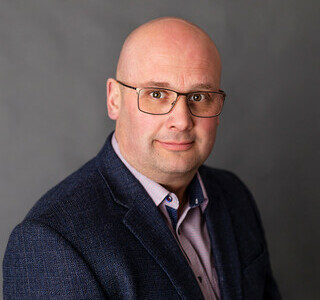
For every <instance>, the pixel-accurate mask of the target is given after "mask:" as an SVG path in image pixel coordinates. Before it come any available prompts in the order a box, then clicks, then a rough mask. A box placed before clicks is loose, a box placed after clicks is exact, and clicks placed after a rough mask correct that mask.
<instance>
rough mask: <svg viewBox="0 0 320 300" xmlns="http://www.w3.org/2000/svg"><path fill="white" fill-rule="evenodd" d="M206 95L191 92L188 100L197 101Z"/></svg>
mask: <svg viewBox="0 0 320 300" xmlns="http://www.w3.org/2000/svg"><path fill="white" fill-rule="evenodd" d="M205 98H206V97H205V95H204V94H192V95H191V96H190V100H192V101H196V102H199V101H201V100H204V99H205Z"/></svg>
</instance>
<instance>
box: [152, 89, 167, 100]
mask: <svg viewBox="0 0 320 300" xmlns="http://www.w3.org/2000/svg"><path fill="white" fill-rule="evenodd" d="M149 95H150V96H151V97H152V98H154V99H162V98H164V97H165V93H164V92H162V91H158V90H155V91H151V92H150V93H149Z"/></svg>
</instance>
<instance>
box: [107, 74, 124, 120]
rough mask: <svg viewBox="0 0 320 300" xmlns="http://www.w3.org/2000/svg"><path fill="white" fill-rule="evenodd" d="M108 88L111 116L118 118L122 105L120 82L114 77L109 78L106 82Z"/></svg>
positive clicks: (108, 106)
mask: <svg viewBox="0 0 320 300" xmlns="http://www.w3.org/2000/svg"><path fill="white" fill-rule="evenodd" d="M106 90H107V108H108V115H109V118H110V119H112V120H117V119H118V117H119V112H120V107H121V91H120V87H119V84H118V83H117V82H116V81H115V80H114V79H113V78H109V79H108V80H107V83H106Z"/></svg>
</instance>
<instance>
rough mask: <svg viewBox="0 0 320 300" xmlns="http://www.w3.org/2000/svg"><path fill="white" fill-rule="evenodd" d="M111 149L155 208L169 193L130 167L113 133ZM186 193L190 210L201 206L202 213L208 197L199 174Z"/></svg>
mask: <svg viewBox="0 0 320 300" xmlns="http://www.w3.org/2000/svg"><path fill="white" fill-rule="evenodd" d="M111 144H112V147H113V149H114V151H115V152H116V154H117V155H118V157H119V158H120V160H121V161H122V162H123V163H124V165H125V166H126V167H127V168H128V169H129V171H130V172H131V173H132V174H133V176H134V177H136V178H137V179H138V180H139V182H140V183H141V185H142V186H143V187H144V189H145V190H146V191H147V193H148V194H149V196H150V197H151V199H152V200H153V202H154V203H155V205H156V206H159V205H160V204H161V202H163V201H164V200H165V198H166V197H167V195H168V194H169V193H170V192H169V191H168V190H167V189H165V188H164V187H163V186H162V185H160V184H159V183H157V182H155V181H153V180H151V179H150V178H148V177H146V176H144V175H143V174H141V173H140V172H139V171H137V170H136V169H135V168H134V167H133V166H131V165H130V164H129V163H128V162H127V161H126V160H125V158H124V157H123V156H122V154H121V152H120V148H119V145H118V142H117V140H116V137H115V134H114V133H113V136H112V140H111ZM187 193H188V196H189V205H190V208H193V207H196V206H199V205H200V206H201V210H202V211H204V210H205V208H206V206H207V204H208V196H207V193H206V190H205V187H204V185H203V182H202V179H201V176H200V174H199V172H197V174H196V175H195V176H194V177H193V179H192V181H191V182H190V184H189V186H188V188H187Z"/></svg>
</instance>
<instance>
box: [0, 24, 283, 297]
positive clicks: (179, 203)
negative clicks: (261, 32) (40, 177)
mask: <svg viewBox="0 0 320 300" xmlns="http://www.w3.org/2000/svg"><path fill="white" fill-rule="evenodd" d="M220 73H221V63H220V58H219V54H218V51H217V49H216V47H215V45H214V43H213V42H212V41H211V39H210V38H209V37H208V35H207V34H206V33H204V32H203V31H202V30H201V29H200V28H198V27H197V26H195V25H193V24H191V23H189V22H187V21H185V20H182V19H178V18H161V19H156V20H153V21H151V22H148V23H146V24H144V25H142V26H140V27H139V28H137V29H136V30H134V31H133V32H132V33H131V34H130V35H129V37H128V38H127V39H126V41H125V43H124V46H123V48H122V51H121V54H120V57H119V62H118V67H117V79H108V81H107V106H108V113H109V116H110V118H111V119H114V120H116V129H115V132H114V134H111V135H110V136H109V137H108V139H107V142H106V144H105V145H104V147H103V148H102V150H101V151H100V153H99V154H98V155H97V156H96V157H95V158H94V159H93V160H91V161H89V162H88V163H87V164H86V165H84V166H83V167H82V168H81V169H80V170H78V171H77V172H75V173H74V174H72V175H71V176H69V177H68V178H67V179H65V180H64V181H63V182H62V183H60V184H59V185H58V186H56V187H55V188H53V189H52V190H51V191H49V192H48V193H47V194H46V195H45V196H44V197H43V198H42V199H41V200H40V201H39V202H38V203H37V204H36V205H35V206H34V208H33V209H32V210H31V211H30V213H29V214H28V215H27V217H26V218H25V220H24V221H23V222H22V223H21V224H20V225H18V226H17V227H16V228H15V230H14V232H13V233H12V235H11V238H10V241H9V244H8V247H7V251H6V255H5V260H4V265H3V269H4V295H5V298H7V299H49V298H56V299H108V298H109V299H254V300H257V299H280V296H279V292H278V289H277V286H276V283H275V281H274V280H273V277H272V273H271V268H270V262H269V257H268V251H267V245H266V242H265V239H264V234H263V229H262V226H261V221H260V218H259V215H258V212H257V209H256V206H255V204H254V201H253V199H252V197H251V195H250V193H249V192H248V190H247V189H246V187H245V186H244V185H243V184H242V183H241V182H240V181H239V179H238V178H237V177H235V176H234V175H233V174H231V173H229V172H226V171H221V170H215V169H212V168H208V167H205V166H202V164H203V163H204V161H205V160H206V159H207V157H208V156H209V154H210V152H211V150H212V147H213V145H214V141H215V136H216V130H217V127H218V124H219V117H218V115H219V114H220V113H221V110H222V105H223V101H224V97H225V94H224V92H223V91H221V90H220Z"/></svg>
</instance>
